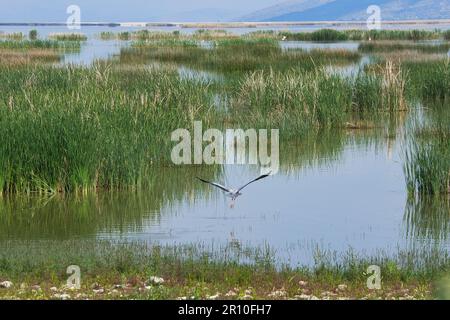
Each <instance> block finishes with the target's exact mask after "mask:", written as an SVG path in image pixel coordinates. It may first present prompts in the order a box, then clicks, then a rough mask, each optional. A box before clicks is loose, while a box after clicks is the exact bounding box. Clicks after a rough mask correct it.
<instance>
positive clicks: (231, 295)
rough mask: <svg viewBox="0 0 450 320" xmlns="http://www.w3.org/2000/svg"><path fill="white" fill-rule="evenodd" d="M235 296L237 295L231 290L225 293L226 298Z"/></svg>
mask: <svg viewBox="0 0 450 320" xmlns="http://www.w3.org/2000/svg"><path fill="white" fill-rule="evenodd" d="M236 295H237V293H236V292H234V291H233V290H230V291H228V292H227V293H225V296H226V297H235V296H236Z"/></svg>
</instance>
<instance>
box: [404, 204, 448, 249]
mask: <svg viewBox="0 0 450 320" xmlns="http://www.w3.org/2000/svg"><path fill="white" fill-rule="evenodd" d="M404 220H405V226H406V236H407V237H408V238H412V239H421V240H424V241H432V242H435V241H445V240H447V239H448V237H449V235H450V197H449V196H442V197H426V198H424V197H409V198H408V201H407V203H406V209H405V217H404Z"/></svg>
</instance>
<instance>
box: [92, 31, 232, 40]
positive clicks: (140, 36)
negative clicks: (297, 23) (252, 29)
mask: <svg viewBox="0 0 450 320" xmlns="http://www.w3.org/2000/svg"><path fill="white" fill-rule="evenodd" d="M238 38H240V37H239V35H236V34H233V33H230V32H228V31H226V30H221V29H214V30H208V29H198V30H196V31H195V32H193V33H190V34H188V33H181V32H180V31H178V30H175V31H173V32H165V31H150V30H139V31H132V32H129V31H125V32H118V33H114V32H102V33H100V39H102V40H125V41H127V40H134V41H158V40H223V39H238Z"/></svg>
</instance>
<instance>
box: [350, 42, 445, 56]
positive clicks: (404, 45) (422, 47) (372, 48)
mask: <svg viewBox="0 0 450 320" xmlns="http://www.w3.org/2000/svg"><path fill="white" fill-rule="evenodd" d="M358 50H359V51H361V52H363V53H376V52H393V51H394V52H400V51H404V50H409V51H417V52H419V53H429V54H432V53H447V52H448V51H449V50H450V43H441V44H435V45H433V44H423V43H412V42H398V41H397V42H392V41H381V42H380V41H371V42H363V43H361V44H360V45H359V48H358Z"/></svg>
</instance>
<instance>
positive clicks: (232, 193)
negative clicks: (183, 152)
mask: <svg viewBox="0 0 450 320" xmlns="http://www.w3.org/2000/svg"><path fill="white" fill-rule="evenodd" d="M270 174H271V172H269V173H266V174H263V175H260V176H259V177H258V178H256V179H253V180H252V181H250V182H247V183H246V184H244V185H243V186H242V187H240V188H238V189H232V188H227V187H225V186H223V185H221V184H219V183H216V182H211V181H207V180H204V179H202V178H199V177H197V179H198V180H200V181H201V182H204V183H207V184H210V185H212V186H214V187H217V188H219V189H221V190H222V191H224V192H226V195H227V197H230V198H231V201H232V204H231V207H233V205H234V200H236V199H237V198H238V197H239V196H241V195H242V193H241V191H242V189H244V188H245V187H247V186H248V185H249V184H251V183H253V182H256V181H258V180H261V179H264V178H267V177H268V176H270Z"/></svg>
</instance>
